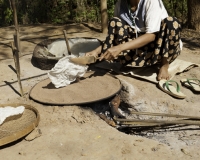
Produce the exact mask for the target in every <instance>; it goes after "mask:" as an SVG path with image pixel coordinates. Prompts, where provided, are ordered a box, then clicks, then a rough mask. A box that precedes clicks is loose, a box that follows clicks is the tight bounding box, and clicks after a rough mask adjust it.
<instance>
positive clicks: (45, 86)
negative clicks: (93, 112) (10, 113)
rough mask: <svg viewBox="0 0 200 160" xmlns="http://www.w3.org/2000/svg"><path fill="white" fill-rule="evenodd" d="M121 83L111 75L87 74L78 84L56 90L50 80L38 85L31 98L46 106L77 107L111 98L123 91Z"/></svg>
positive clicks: (33, 89) (34, 88)
mask: <svg viewBox="0 0 200 160" xmlns="http://www.w3.org/2000/svg"><path fill="white" fill-rule="evenodd" d="M121 87H122V85H121V82H120V81H119V79H117V78H116V77H114V76H112V75H110V74H103V73H102V74H100V73H98V74H97V73H96V72H87V73H85V75H84V77H81V78H80V80H79V81H78V82H77V81H76V82H73V83H72V84H70V85H68V86H66V87H62V88H55V86H54V84H52V82H51V80H50V79H45V80H43V81H41V82H39V83H38V84H36V85H35V86H34V87H33V88H32V89H31V91H30V94H29V96H30V98H32V99H33V100H35V101H37V102H40V103H44V104H55V105H77V104H87V103H92V102H97V101H100V100H104V99H107V98H110V97H112V96H114V95H115V94H117V93H118V92H119V91H120V90H121Z"/></svg>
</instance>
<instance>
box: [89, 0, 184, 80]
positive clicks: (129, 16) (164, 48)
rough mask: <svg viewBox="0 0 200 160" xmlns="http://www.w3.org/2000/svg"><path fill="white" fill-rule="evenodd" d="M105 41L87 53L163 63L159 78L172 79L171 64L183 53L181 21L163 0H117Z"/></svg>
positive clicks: (135, 63) (145, 63)
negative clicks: (172, 14)
mask: <svg viewBox="0 0 200 160" xmlns="http://www.w3.org/2000/svg"><path fill="white" fill-rule="evenodd" d="M114 15H115V17H114V18H113V19H112V20H111V21H110V23H109V27H108V36H107V37H106V40H105V41H104V43H103V45H102V46H100V47H98V48H96V49H95V50H93V51H91V52H88V53H86V56H90V55H93V56H100V61H101V60H103V59H105V60H108V61H110V60H117V61H119V62H120V63H121V64H122V65H124V66H125V65H127V64H129V65H131V66H134V67H148V66H152V65H154V64H160V65H161V66H160V69H159V72H158V76H157V79H158V80H161V79H166V80H168V79H169V73H168V68H169V64H170V63H171V62H172V61H174V60H175V59H176V58H177V56H178V55H179V54H180V50H181V49H180V30H181V28H180V24H179V22H178V20H177V19H176V18H173V17H169V16H168V14H167V11H166V9H165V7H164V5H163V3H162V0H118V2H117V3H116V6H115V14H114Z"/></svg>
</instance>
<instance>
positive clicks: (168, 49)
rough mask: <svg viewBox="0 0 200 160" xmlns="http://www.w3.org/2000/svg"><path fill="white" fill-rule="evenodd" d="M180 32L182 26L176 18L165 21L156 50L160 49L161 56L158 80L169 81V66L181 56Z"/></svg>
mask: <svg viewBox="0 0 200 160" xmlns="http://www.w3.org/2000/svg"><path fill="white" fill-rule="evenodd" d="M180 31H181V28H180V24H179V22H178V20H177V19H176V18H173V17H168V18H166V19H164V20H163V22H162V25H161V32H160V34H159V37H158V41H157V42H158V43H157V44H156V45H157V46H156V48H158V49H160V54H159V55H160V56H161V57H160V58H161V66H160V70H159V73H158V77H157V79H158V80H161V79H169V73H168V68H169V64H170V63H171V62H173V61H174V60H175V59H176V58H177V57H178V55H179V54H180ZM155 57H156V56H155Z"/></svg>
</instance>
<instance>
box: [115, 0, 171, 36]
mask: <svg viewBox="0 0 200 160" xmlns="http://www.w3.org/2000/svg"><path fill="white" fill-rule="evenodd" d="M121 3H123V4H124V3H125V2H124V0H122V1H121V0H118V1H117V3H116V5H115V11H114V16H116V17H119V18H121V17H122V16H121V15H120V14H122V13H121V12H120V10H121ZM127 7H128V6H127ZM135 16H136V17H137V18H136V19H135V23H136V27H137V28H136V29H137V31H138V32H145V33H154V32H158V31H159V30H160V24H161V21H162V20H163V19H165V18H166V17H168V13H167V11H166V9H165V7H164V5H163V2H162V0H140V2H139V4H138V7H137V10H136V11H135ZM124 20H125V21H126V19H124ZM127 23H128V24H129V22H127ZM131 27H133V28H135V26H132V25H131Z"/></svg>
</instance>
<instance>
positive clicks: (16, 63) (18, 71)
mask: <svg viewBox="0 0 200 160" xmlns="http://www.w3.org/2000/svg"><path fill="white" fill-rule="evenodd" d="M11 47H12V52H13V58H14V62H15V68H16V72H17V80H18V83H19V88H20V94H21V96H22V97H23V96H24V92H23V89H22V83H21V79H20V64H19V54H18V53H17V52H18V50H17V49H16V47H15V46H14V44H13V42H11Z"/></svg>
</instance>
